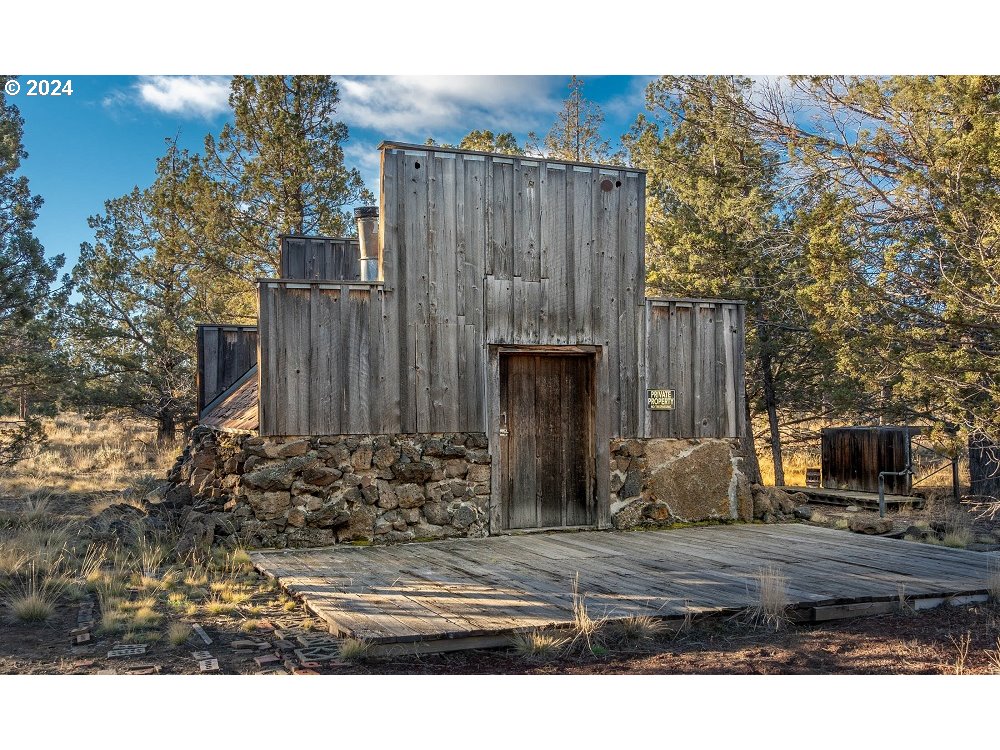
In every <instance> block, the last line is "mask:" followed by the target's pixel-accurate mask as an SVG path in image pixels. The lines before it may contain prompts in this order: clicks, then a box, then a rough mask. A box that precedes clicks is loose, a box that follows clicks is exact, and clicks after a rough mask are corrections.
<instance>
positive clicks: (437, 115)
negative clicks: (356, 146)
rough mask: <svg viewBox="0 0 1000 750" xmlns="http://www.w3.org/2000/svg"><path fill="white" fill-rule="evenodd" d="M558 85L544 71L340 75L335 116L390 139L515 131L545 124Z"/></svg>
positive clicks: (556, 103)
mask: <svg viewBox="0 0 1000 750" xmlns="http://www.w3.org/2000/svg"><path fill="white" fill-rule="evenodd" d="M562 86H563V81H562V79H561V78H558V77H543V76H351V77H345V78H342V79H340V95H341V102H340V107H339V110H338V113H337V117H338V119H342V120H343V121H344V122H346V123H347V124H348V125H349V126H351V127H361V128H370V129H373V130H377V131H378V132H380V133H382V134H384V136H385V138H386V139H389V140H392V139H394V138H397V137H400V136H414V135H416V136H419V137H420V139H421V140H423V138H425V137H427V136H428V135H432V134H436V133H437V132H440V131H442V130H452V129H459V130H467V129H469V128H492V129H494V130H511V131H514V132H519V131H525V130H529V129H531V128H534V127H538V126H539V125H545V126H547V125H548V123H549V120H551V118H552V113H553V112H555V111H556V110H557V109H558V107H559V104H560V98H559V96H558V94H560V93H562V90H561V89H562Z"/></svg>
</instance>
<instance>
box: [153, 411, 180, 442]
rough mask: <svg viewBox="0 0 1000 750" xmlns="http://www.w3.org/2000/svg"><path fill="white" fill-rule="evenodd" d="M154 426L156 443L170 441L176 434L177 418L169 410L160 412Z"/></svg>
mask: <svg viewBox="0 0 1000 750" xmlns="http://www.w3.org/2000/svg"><path fill="white" fill-rule="evenodd" d="M157 421H158V424H157V426H156V441H157V442H158V443H172V442H174V439H175V438H176V436H177V420H176V418H175V417H174V413H173V412H172V411H170V410H164V411H161V412H160V415H159V418H158V420H157Z"/></svg>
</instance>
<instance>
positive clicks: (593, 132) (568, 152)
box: [528, 76, 621, 163]
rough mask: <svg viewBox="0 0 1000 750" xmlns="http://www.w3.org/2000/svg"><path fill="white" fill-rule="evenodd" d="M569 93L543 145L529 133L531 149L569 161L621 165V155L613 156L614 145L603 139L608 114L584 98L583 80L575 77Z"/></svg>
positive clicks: (536, 137) (571, 78)
mask: <svg viewBox="0 0 1000 750" xmlns="http://www.w3.org/2000/svg"><path fill="white" fill-rule="evenodd" d="M569 91H570V93H569V96H568V97H567V98H566V100H565V101H564V102H563V108H562V109H561V110H560V111H559V113H558V115H557V119H556V122H555V123H554V124H553V125H552V127H551V128H550V129H549V132H548V134H547V135H546V136H545V139H544V141H543V142H542V144H541V146H539V144H538V136H537V135H535V134H534V133H529V134H528V150H529V151H535V152H544V153H545V155H546V156H549V157H552V158H553V159H565V160H567V161H583V162H593V163H620V162H621V154H618V153H612V152H611V142H610V141H608V140H605V139H603V138H602V137H601V127H602V126H603V125H604V113H603V112H602V111H601V108H600V106H599V105H598V104H597V103H596V102H592V101H590V100H589V99H586V98H585V97H584V96H583V81H582V80H581V79H579V78H577V77H576V76H571V77H570V81H569Z"/></svg>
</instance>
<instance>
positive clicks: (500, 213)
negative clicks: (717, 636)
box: [198, 143, 750, 545]
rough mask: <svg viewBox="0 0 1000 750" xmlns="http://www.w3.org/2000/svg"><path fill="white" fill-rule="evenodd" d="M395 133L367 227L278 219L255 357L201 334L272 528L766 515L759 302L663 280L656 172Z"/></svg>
mask: <svg viewBox="0 0 1000 750" xmlns="http://www.w3.org/2000/svg"><path fill="white" fill-rule="evenodd" d="M380 150H381V195H380V205H379V207H378V210H377V211H376V210H375V209H360V210H359V211H358V223H359V237H358V239H344V238H323V237H320V238H303V237H283V238H282V239H281V262H280V273H281V274H282V278H276V279H260V281H259V284H258V288H259V319H258V326H257V327H256V330H255V331H253V334H254V339H255V341H256V346H257V351H256V357H255V361H254V362H250V361H248V360H247V358H246V356H245V355H244V354H243V353H242V349H241V348H240V347H239V346H236V345H235V344H234V345H233V346H231V347H230V349H225V348H220V347H219V346H218V345H216V346H215V348H212V346H211V345H210V344H209V342H210V341H213V340H217V338H216V339H213V338H212V336H214V335H215V334H214V333H213V334H212V336H210V335H209V332H210V331H214V330H216V329H215V328H210V327H207V326H206V327H204V328H202V329H200V331H199V356H200V361H199V368H198V372H199V387H198V392H199V406H201V407H202V408H203V411H202V413H201V414H202V423H203V424H205V425H207V426H211V427H213V428H214V429H216V430H218V431H221V432H226V431H229V432H234V433H240V432H242V433H247V434H249V433H256V435H255V436H254V437H252V438H244V439H243V443H242V444H241V446H242V447H241V448H240V451H241V452H240V453H239V454H238V458H239V461H237V463H239V464H240V465H239V468H238V469H235V470H234V471H235V472H236V473H239V474H240V479H239V481H238V482H237V481H234V480H229V481H228V482H227V481H222V482H221V483H220V482H217V481H215V480H213V482H214V483H215V484H219V485H220V486H222V487H223V489H224V492H223V496H226V497H230V499H231V502H230V505H231V506H234V507H235V506H237V505H239V504H240V503H242V502H244V501H245V502H246V503H247V504H248V505H249V507H250V508H251V510H252V517H253V518H255V519H256V521H257V522H259V523H261V524H263V525H264V526H266V527H267V533H263V532H262V533H263V536H262V540H263V542H264V543H268V544H272V545H273V544H278V545H281V544H284V543H287V544H312V543H328V542H331V541H334V540H339V541H344V540H349V539H358V538H365V539H375V540H380V539H381V540H387V541H392V540H405V539H407V538H419V537H427V536H448V535H457V534H466V535H483V534H487V533H497V532H502V531H508V530H515V529H528V528H549V527H579V526H583V527H587V526H590V527H607V526H610V525H612V524H614V525H617V526H633V525H637V524H643V523H662V522H664V521H669V520H696V519H701V518H736V517H744V518H748V517H749V515H750V509H749V507H748V505H749V491H748V489H747V488H746V483H745V481H744V480H743V478H742V474H741V473H740V471H739V458H740V457H739V453H738V441H737V440H736V438H737V437H738V436H739V435H740V434H741V433H742V431H743V427H744V419H745V408H744V385H743V377H744V343H743V342H744V333H743V331H744V306H743V304H742V303H740V302H737V301H731V300H721V299H662V298H655V297H654V298H648V297H646V295H645V285H644V277H645V265H644V228H645V179H646V176H645V173H644V171H643V170H639V169H630V168H625V167H618V166H607V165H594V164H582V163H573V162H565V161H559V160H554V159H545V158H532V157H514V156H503V155H497V154H490V153H481V152H474V151H464V150H458V149H450V148H440V147H436V146H435V147H432V146H417V145H410V144H402V143H383V144H382V145H381V146H380ZM216 328H218V329H219V330H221V331H223V332H225V331H226V330H227V329H228V328H229V327H225V326H223V327H216ZM234 328H235V327H234ZM237 330H238V333H237V334H235V335H234V341H235V340H236V339H237V338H239V337H240V335H242V338H240V340H241V341H243V342H248V341H250V340H251V336H250V333H251V329H250V328H240V329H237ZM203 340H204V343H203ZM226 352H229V354H226ZM220 353H222V354H221V355H220ZM220 356H221V357H223V358H225V357H227V356H232V357H237V356H239V357H240V358H241V359H240V360H239V361H240V362H241V363H244V364H246V365H247V366H246V367H245V368H243V369H242V371H241V372H240V373H239V374H236V372H235V371H236V370H240V369H241V367H239V366H233V367H229V365H228V363H223V364H220V362H221V360H220ZM289 446H292V447H289ZM247 456H249V457H250V458H247ZM283 461H284V462H286V464H287V463H288V462H293V463H294V465H293V466H292V467H291V468H290V469H289V468H288V466H287V465H285V468H284V469H280V467H281V466H282V465H283V464H282V462H283ZM229 466H230V468H232V467H233V466H234V464H232V463H230V464H229ZM275 467H279V468H275ZM321 469H323V470H324V471H320V470H321ZM220 471H221V470H220ZM220 471H216V472H215V477H216V480H217V479H218V475H219V474H220ZM267 471H271V473H272V474H273V473H275V472H278V473H280V472H281V471H285V474H286V476H285V479H288V477H291V481H284V480H283V481H282V482H277V483H275V482H271V481H270V480H269V479H268V478H267V477H262V476H258V475H260V474H261V472H267ZM230 473H232V472H230ZM268 476H270V475H268ZM327 480H329V481H327ZM208 481H209V480H208V479H204V478H203V480H202V481H201V485H205V483H206V482H208ZM227 484H228V485H229V486H226V485H227ZM280 485H284V486H280ZM211 486H214V484H211ZM203 488H204V487H203ZM369 488H371V491H369ZM276 493H278V494H280V493H285V494H284V495H281V497H278V498H275V497H269V498H267V499H262V496H264V495H275V494H276ZM286 495H287V497H286ZM299 498H305V499H304V500H301V501H300V499H299ZM332 504H336V506H337V508H338V511H337V513H336V514H335V515H336V517H337V519H338V523H337V524H334V525H332V526H323V525H322V523H325V522H326V521H328V520H329V518H328V516H329V515H330V513H329V512H327V511H328V510H329V508H330V507H332ZM321 509H327V510H325V511H324V510H321ZM320 516H322V518H320ZM313 521H315V523H314V522H313ZM274 529H277V531H274ZM324 529H325V530H326V532H325V533H320V532H323V531H324ZM272 532H273V533H272ZM283 535H284V536H283Z"/></svg>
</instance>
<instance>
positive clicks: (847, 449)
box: [820, 427, 919, 495]
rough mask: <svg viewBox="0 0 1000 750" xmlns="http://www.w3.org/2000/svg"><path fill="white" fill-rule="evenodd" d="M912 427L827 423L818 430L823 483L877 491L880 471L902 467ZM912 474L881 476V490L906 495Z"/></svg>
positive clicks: (903, 466) (841, 487) (831, 486)
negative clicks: (844, 425) (883, 483)
mask: <svg viewBox="0 0 1000 750" xmlns="http://www.w3.org/2000/svg"><path fill="white" fill-rule="evenodd" d="M918 433H919V430H918V429H917V428H912V427H829V428H825V429H823V430H822V431H821V432H820V450H821V462H822V463H821V465H822V472H823V486H824V487H827V488H830V489H841V490H859V491H861V492H878V475H879V472H882V471H902V470H903V469H904V468H906V445H907V443H908V442H909V441H910V435H911V434H918ZM911 482H912V477H908V476H907V477H901V476H887V477H885V491H886V492H888V493H890V494H898V495H908V494H909V493H910V489H911Z"/></svg>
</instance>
